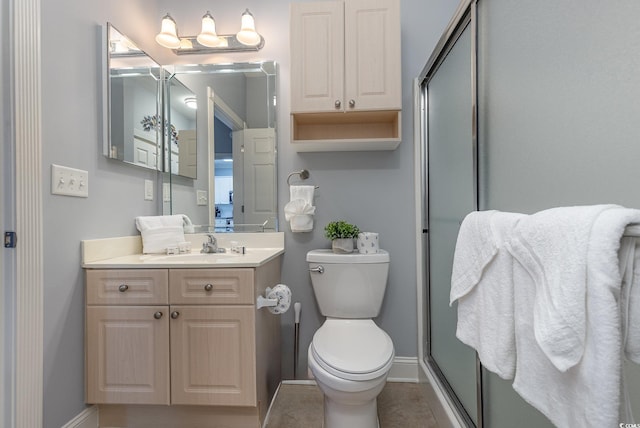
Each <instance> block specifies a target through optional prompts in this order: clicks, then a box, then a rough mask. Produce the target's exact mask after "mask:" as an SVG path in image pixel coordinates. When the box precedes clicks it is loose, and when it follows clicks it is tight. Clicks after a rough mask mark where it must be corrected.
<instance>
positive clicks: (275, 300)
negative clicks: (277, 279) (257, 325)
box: [256, 284, 291, 314]
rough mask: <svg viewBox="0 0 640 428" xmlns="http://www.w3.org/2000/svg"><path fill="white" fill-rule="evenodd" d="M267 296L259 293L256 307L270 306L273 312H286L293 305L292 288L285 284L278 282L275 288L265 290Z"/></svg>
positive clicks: (270, 310)
mask: <svg viewBox="0 0 640 428" xmlns="http://www.w3.org/2000/svg"><path fill="white" fill-rule="evenodd" d="M264 294H265V296H266V297H265V296H262V295H259V296H258V298H257V299H256V309H261V308H265V307H266V308H268V309H269V312H271V313H273V314H282V313H285V312H286V311H287V310H288V309H289V306H290V305H291V290H290V289H289V287H287V286H286V285H284V284H278V285H276V286H274V287H273V288H271V287H267V288H266V289H265V290H264Z"/></svg>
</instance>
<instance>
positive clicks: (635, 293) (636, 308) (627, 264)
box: [619, 237, 640, 364]
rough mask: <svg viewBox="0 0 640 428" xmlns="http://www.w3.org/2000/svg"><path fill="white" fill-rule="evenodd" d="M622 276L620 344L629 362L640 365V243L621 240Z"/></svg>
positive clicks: (635, 240)
mask: <svg viewBox="0 0 640 428" xmlns="http://www.w3.org/2000/svg"><path fill="white" fill-rule="evenodd" d="M619 257H620V262H621V268H620V273H621V275H622V288H621V297H620V314H621V316H622V340H623V341H622V343H623V349H624V354H625V356H626V357H627V359H629V360H630V361H633V362H634V363H636V364H640V241H639V240H638V238H632V237H626V238H622V243H621V246H620V252H619Z"/></svg>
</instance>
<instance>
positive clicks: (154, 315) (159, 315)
mask: <svg viewBox="0 0 640 428" xmlns="http://www.w3.org/2000/svg"><path fill="white" fill-rule="evenodd" d="M153 317H154V318H155V319H157V320H159V319H160V318H162V312H160V311H158V312H156V313H155V314H153Z"/></svg>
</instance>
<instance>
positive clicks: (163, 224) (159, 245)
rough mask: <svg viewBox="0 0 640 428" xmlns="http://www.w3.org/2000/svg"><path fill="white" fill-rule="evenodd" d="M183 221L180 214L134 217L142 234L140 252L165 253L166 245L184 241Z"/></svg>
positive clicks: (182, 216) (183, 218)
mask: <svg viewBox="0 0 640 428" xmlns="http://www.w3.org/2000/svg"><path fill="white" fill-rule="evenodd" d="M184 222H185V216H184V215H182V214H177V215H163V216H140V217H136V227H137V228H138V230H139V231H140V235H141V236H142V252H143V253H144V254H153V253H165V252H166V251H167V248H168V247H171V246H175V245H178V244H179V243H181V242H184V241H185V239H184V228H183V223H184Z"/></svg>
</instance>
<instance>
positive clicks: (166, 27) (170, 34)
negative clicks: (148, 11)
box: [156, 13, 180, 49]
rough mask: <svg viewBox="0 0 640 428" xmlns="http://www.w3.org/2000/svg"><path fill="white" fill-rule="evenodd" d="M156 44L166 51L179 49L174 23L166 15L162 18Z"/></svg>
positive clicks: (169, 16)
mask: <svg viewBox="0 0 640 428" xmlns="http://www.w3.org/2000/svg"><path fill="white" fill-rule="evenodd" d="M156 42H158V44H159V45H160V46H164V47H165V48H168V49H178V48H179V47H180V39H179V38H178V29H177V28H176V21H174V20H173V18H172V17H171V15H169V14H168V13H167V14H166V15H165V16H164V18H162V27H161V29H160V32H159V33H158V35H157V36H156Z"/></svg>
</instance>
